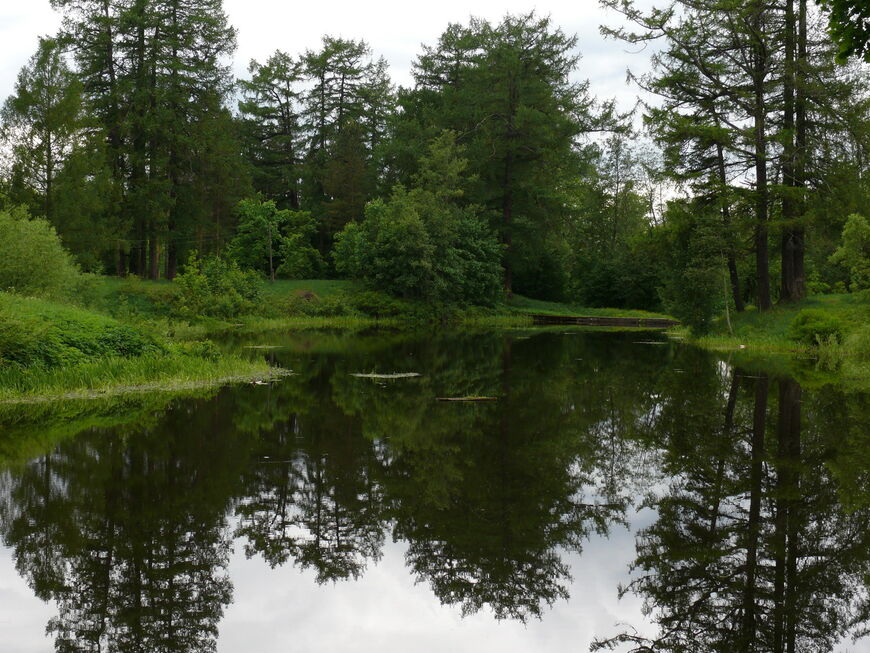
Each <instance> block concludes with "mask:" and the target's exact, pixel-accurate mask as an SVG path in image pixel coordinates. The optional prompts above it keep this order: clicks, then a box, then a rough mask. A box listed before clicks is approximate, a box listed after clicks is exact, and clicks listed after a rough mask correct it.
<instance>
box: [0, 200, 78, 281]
mask: <svg viewBox="0 0 870 653" xmlns="http://www.w3.org/2000/svg"><path fill="white" fill-rule="evenodd" d="M80 282H81V273H80V271H79V269H78V267H77V266H76V264H75V262H74V261H73V258H72V255H71V254H70V253H69V252H67V251H66V250H65V249H64V248H63V245H62V244H61V242H60V238H59V237H58V235H57V232H56V231H55V230H54V227H52V226H51V225H50V224H49V223H48V222H47V221H46V220H43V219H40V218H36V219H31V218H30V217H29V216H28V215H27V212H26V211H25V210H24V209H12V210H5V211H0V290H5V291H9V292H15V293H18V294H21V295H53V296H60V295H68V296H73V295H75V294H76V291H77V287H78V285H79V283H80Z"/></svg>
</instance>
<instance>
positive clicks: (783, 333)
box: [670, 295, 870, 354]
mask: <svg viewBox="0 0 870 653" xmlns="http://www.w3.org/2000/svg"><path fill="white" fill-rule="evenodd" d="M804 309H819V310H823V311H824V312H825V313H826V314H827V315H829V316H831V317H832V318H834V319H836V320H837V321H838V322H839V323H840V324H841V325H842V328H843V333H844V336H845V338H848V337H849V335H850V334H851V333H853V332H855V331H857V330H858V329H859V328H860V327H861V326H863V325H865V324H868V323H870V301H868V300H867V299H865V298H862V297H861V296H859V295H818V296H814V297H808V298H807V299H805V300H803V301H800V302H796V303H794V304H784V305H777V306H775V307H774V308H773V309H772V310H770V311H758V310H756V309H754V308H750V309H749V310H746V311H744V312H743V313H736V314H732V315H731V325H732V328H733V334H732V333H729V331H728V325H727V322H726V321H725V319H724V317H723V318H720V319H719V320H718V321H717V322H716V323H715V325H714V328H713V330H712V332H711V333H710V334H709V335H706V336H702V337H699V338H689V337H688V333H687V332H686V330H684V329H675V330H671V331H670V333H672V334H674V335H677V336H683V337H687V338H688V339H689V340H691V341H692V342H695V343H696V344H699V345H701V346H702V347H705V348H707V349H714V350H720V351H723V350H724V351H727V350H732V349H741V348H746V349H752V350H757V351H767V352H788V353H799V354H813V353H814V352H815V351H816V348H815V347H811V346H808V345H805V344H801V343H799V342H796V341H795V340H792V338H791V337H790V335H789V329H790V327H791V324H792V322H793V321H794V319H795V318H796V317H797V315H798V313H800V312H801V311H802V310H804Z"/></svg>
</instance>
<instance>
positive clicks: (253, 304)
mask: <svg viewBox="0 0 870 653" xmlns="http://www.w3.org/2000/svg"><path fill="white" fill-rule="evenodd" d="M175 283H176V285H177V286H178V289H179V293H178V297H177V300H176V301H177V304H176V306H175V309H176V311H177V312H178V313H179V314H180V315H183V316H186V317H197V316H202V315H207V316H210V317H222V318H231V317H236V316H238V315H246V314H250V313H253V312H254V311H255V310H256V309H257V308H258V305H259V300H260V296H261V292H262V280H261V278H260V276H259V275H258V274H257V273H256V272H253V271H244V270H242V269H241V268H239V266H238V264H237V263H235V261H228V260H226V259H222V258H220V257H217V256H209V257H205V258H200V257H199V256H197V255H196V253H194V254H192V255H191V257H190V259H189V260H188V263H187V265H186V266H185V269H184V272H183V273H182V274H180V275H178V277H177V278H176V280H175Z"/></svg>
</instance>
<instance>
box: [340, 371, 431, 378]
mask: <svg viewBox="0 0 870 653" xmlns="http://www.w3.org/2000/svg"><path fill="white" fill-rule="evenodd" d="M351 376H355V377H357V378H360V379H412V378H414V377H417V376H422V375H421V374H419V373H417V372H394V373H393V374H375V373H370V374H363V373H362V372H356V373H353V374H351Z"/></svg>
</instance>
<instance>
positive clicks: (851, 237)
mask: <svg viewBox="0 0 870 653" xmlns="http://www.w3.org/2000/svg"><path fill="white" fill-rule="evenodd" d="M831 262H832V263H835V264H838V265H841V266H843V267H844V268H846V269H848V270H849V279H850V282H851V286H852V288H851V289H852V291H853V292H856V291H864V290H870V222H868V221H867V218H865V217H864V216H861V215H857V214H852V215H850V216H849V217H848V218H847V220H846V224H845V226H844V227H843V242H842V244H841V245H840V247H839V248H838V249H837V251H836V252H834V254H833V255H832V256H831Z"/></svg>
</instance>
